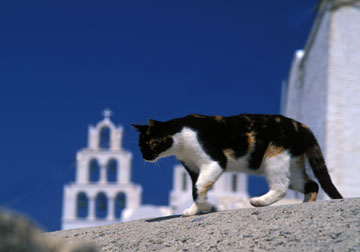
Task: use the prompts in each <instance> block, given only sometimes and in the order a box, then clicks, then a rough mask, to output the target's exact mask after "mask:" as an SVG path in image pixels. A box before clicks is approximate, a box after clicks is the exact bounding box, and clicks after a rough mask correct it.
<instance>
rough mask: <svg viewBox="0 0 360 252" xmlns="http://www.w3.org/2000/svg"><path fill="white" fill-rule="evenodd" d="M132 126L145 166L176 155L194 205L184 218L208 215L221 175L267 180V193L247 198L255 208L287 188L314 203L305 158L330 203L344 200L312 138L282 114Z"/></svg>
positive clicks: (314, 193)
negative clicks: (211, 194)
mask: <svg viewBox="0 0 360 252" xmlns="http://www.w3.org/2000/svg"><path fill="white" fill-rule="evenodd" d="M132 126H133V127H135V128H136V129H137V131H139V132H140V137H139V147H140V150H141V152H142V155H143V158H144V159H145V160H146V161H149V162H155V161H156V160H157V159H159V158H162V157H166V156H170V155H175V156H176V158H177V159H178V160H179V161H180V162H181V163H182V164H183V165H184V167H185V169H186V170H187V171H188V173H189V174H190V177H191V180H192V185H193V190H192V196H193V200H194V203H193V204H192V206H191V207H190V208H188V209H186V210H185V211H184V212H183V214H184V215H195V214H198V213H206V212H209V211H211V210H212V206H211V204H210V203H209V202H208V201H207V192H208V190H209V189H210V187H211V186H212V185H213V184H214V183H215V181H216V180H217V179H218V178H219V177H220V175H221V174H222V173H223V172H224V171H240V172H245V173H249V174H263V175H265V178H266V180H267V182H268V184H269V192H267V193H266V194H264V195H263V196H261V197H254V198H251V199H250V203H251V204H252V205H253V206H256V207H261V206H268V205H270V204H272V203H274V202H276V201H278V200H280V199H281V198H283V197H284V196H285V195H286V193H287V190H288V188H290V189H293V190H295V191H298V192H301V193H304V195H305V197H304V202H308V201H316V198H317V194H318V190H319V186H318V184H317V183H316V182H315V181H313V180H312V179H311V178H310V177H309V176H308V175H307V174H306V171H305V158H307V159H308V160H309V163H310V165H311V168H312V170H313V172H314V174H315V176H316V177H317V179H318V181H319V182H320V185H321V187H322V188H323V189H324V191H325V192H326V193H327V194H328V195H329V196H330V197H331V198H333V199H341V198H342V196H341V195H340V193H339V192H338V190H337V189H336V188H335V186H334V184H333V183H332V181H331V178H330V176H329V173H328V170H327V167H326V165H325V161H324V157H323V155H322V152H321V150H320V147H319V144H318V143H317V140H316V139H315V137H314V134H313V133H312V132H311V130H310V129H309V128H308V127H306V126H305V125H304V124H302V123H300V122H297V121H295V120H292V119H290V118H287V117H284V116H282V115H260V114H258V115H257V114H241V115H236V116H230V117H222V116H205V115H198V114H191V115H188V116H185V117H183V118H177V119H173V120H169V121H166V122H159V121H155V120H149V122H148V125H135V124H133V125H132Z"/></svg>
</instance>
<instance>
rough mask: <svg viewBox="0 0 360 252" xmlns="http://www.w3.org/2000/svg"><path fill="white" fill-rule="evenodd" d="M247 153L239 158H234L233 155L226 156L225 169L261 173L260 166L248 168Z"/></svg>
mask: <svg viewBox="0 0 360 252" xmlns="http://www.w3.org/2000/svg"><path fill="white" fill-rule="evenodd" d="M249 156H250V155H249V154H247V155H245V156H242V157H239V158H235V157H233V156H231V157H230V156H228V155H226V157H227V162H226V171H237V172H243V173H248V174H262V173H263V171H262V170H263V169H262V167H260V169H250V168H249Z"/></svg>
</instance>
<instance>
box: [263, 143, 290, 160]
mask: <svg viewBox="0 0 360 252" xmlns="http://www.w3.org/2000/svg"><path fill="white" fill-rule="evenodd" d="M284 151H285V149H284V148H283V147H280V146H274V145H269V147H268V148H267V150H266V152H265V155H264V157H265V158H271V157H275V156H277V155H279V154H281V153H283V152H284Z"/></svg>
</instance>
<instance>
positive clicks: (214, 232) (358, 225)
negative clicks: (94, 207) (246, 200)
mask: <svg viewBox="0 0 360 252" xmlns="http://www.w3.org/2000/svg"><path fill="white" fill-rule="evenodd" d="M46 236H51V237H56V238H60V239H63V240H64V241H65V242H66V241H68V242H71V243H73V242H76V241H83V242H92V243H93V244H94V245H95V246H96V247H98V248H99V250H100V251H163V252H165V251H360V198H352V199H345V200H332V201H322V202H315V203H304V204H295V205H287V206H274V207H264V208H249V209H238V210H231V211H222V212H216V213H210V214H204V215H198V216H192V217H181V216H169V217H160V218H153V219H145V220H138V221H131V222H125V223H117V224H113V225H107V226H101V227H93V228H83V229H74V230H66V231H58V232H53V233H47V234H46Z"/></svg>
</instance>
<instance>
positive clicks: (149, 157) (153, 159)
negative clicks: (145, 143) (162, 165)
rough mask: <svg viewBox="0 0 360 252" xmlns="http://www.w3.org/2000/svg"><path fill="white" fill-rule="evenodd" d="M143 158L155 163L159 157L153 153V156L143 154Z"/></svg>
mask: <svg viewBox="0 0 360 252" xmlns="http://www.w3.org/2000/svg"><path fill="white" fill-rule="evenodd" d="M143 158H144V160H145V161H146V162H150V163H154V162H156V160H157V157H155V156H152V155H151V156H143Z"/></svg>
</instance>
